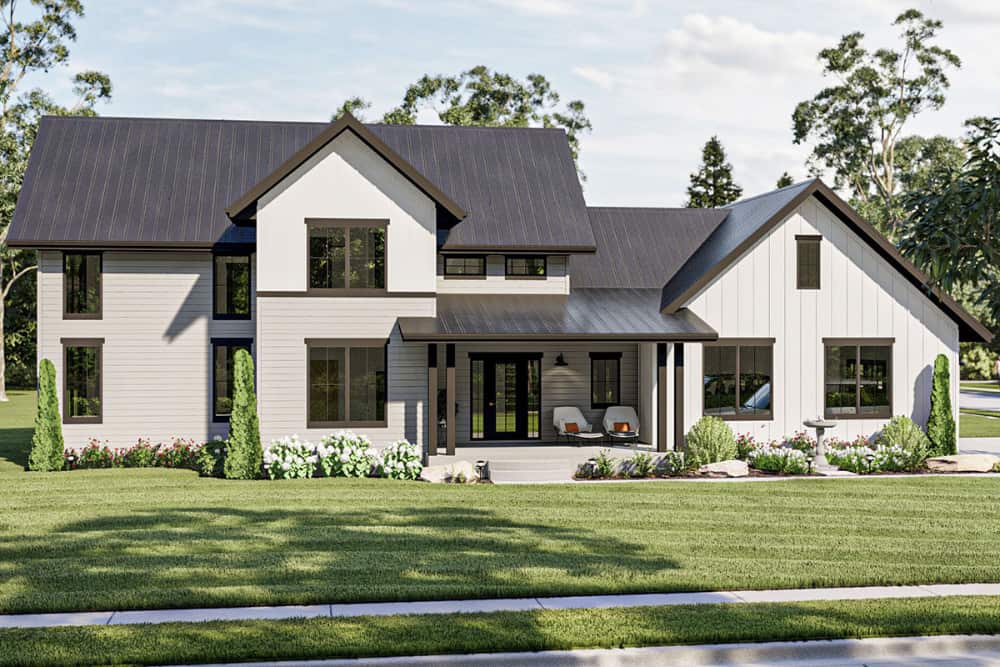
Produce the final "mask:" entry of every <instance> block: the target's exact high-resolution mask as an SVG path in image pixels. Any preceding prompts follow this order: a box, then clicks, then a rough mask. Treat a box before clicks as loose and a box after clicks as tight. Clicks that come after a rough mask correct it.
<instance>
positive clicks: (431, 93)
mask: <svg viewBox="0 0 1000 667" xmlns="http://www.w3.org/2000/svg"><path fill="white" fill-rule="evenodd" d="M559 99H560V98H559V93H557V92H556V91H555V90H553V89H552V84H551V83H549V81H548V79H546V78H545V77H544V76H542V75H541V74H529V75H528V76H527V77H526V78H525V79H524V80H521V79H517V78H515V77H513V76H511V75H510V74H504V73H502V72H494V71H492V70H490V69H489V68H488V67H486V66H485V65H478V66H476V67H473V68H471V69H467V70H465V71H464V72H460V73H459V74H457V75H451V76H445V75H441V74H438V75H436V76H430V75H427V74H425V75H424V76H422V77H420V79H419V80H418V81H417V82H416V83H413V84H411V85H410V86H408V87H407V88H406V92H405V93H404V94H403V101H402V103H401V104H400V105H399V106H397V107H395V108H393V109H390V110H389V111H387V112H386V113H385V115H384V116H383V117H382V122H383V123H387V124H389V125H413V124H414V123H416V122H417V114H418V112H419V111H420V110H421V109H424V108H428V107H429V108H432V109H433V110H434V111H435V112H436V113H437V116H438V118H439V119H440V120H441V122H442V123H445V124H446V125H463V126H467V125H478V126H485V127H529V126H541V127H561V128H563V129H564V130H565V131H566V139H567V140H568V141H569V148H570V152H571V153H572V155H573V160H574V162H576V161H577V160H578V158H579V155H580V135H581V134H583V133H584V132H589V131H590V129H591V124H590V119H588V118H587V115H586V112H585V108H584V104H583V102H581V101H580V100H572V101H570V102H567V103H566V105H565V106H564V107H563V108H562V109H561V110H560V109H558V105H559ZM369 107H371V103H370V102H368V101H366V100H364V99H362V98H359V97H352V98H350V99H349V100H347V101H346V102H344V104H342V105H341V106H340V108H339V109H338V110H337V113H336V116H339V115H341V114H342V113H343V112H344V111H345V110H346V111H351V112H352V113H353V112H354V110H356V109H358V110H360V109H368V108H369ZM580 178H581V179H582V180H586V176H585V175H584V174H583V173H582V172H581V173H580Z"/></svg>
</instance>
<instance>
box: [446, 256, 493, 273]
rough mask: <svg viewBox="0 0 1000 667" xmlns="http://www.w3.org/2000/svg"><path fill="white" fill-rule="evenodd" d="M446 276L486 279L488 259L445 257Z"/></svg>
mask: <svg viewBox="0 0 1000 667" xmlns="http://www.w3.org/2000/svg"><path fill="white" fill-rule="evenodd" d="M444 275H445V276H452V277H459V278H477V277H479V278H481V277H484V276H485V275H486V258H485V257H457V256H455V255H445V258H444Z"/></svg>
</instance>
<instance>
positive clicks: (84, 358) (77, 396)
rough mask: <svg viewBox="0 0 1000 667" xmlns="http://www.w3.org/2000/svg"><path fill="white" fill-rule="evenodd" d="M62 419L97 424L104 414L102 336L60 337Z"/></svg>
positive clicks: (66, 421)
mask: <svg viewBox="0 0 1000 667" xmlns="http://www.w3.org/2000/svg"><path fill="white" fill-rule="evenodd" d="M62 344H63V423H64V424H100V423H101V421H102V420H103V417H104V401H103V383H102V375H103V371H104V339H103V338H64V339H62Z"/></svg>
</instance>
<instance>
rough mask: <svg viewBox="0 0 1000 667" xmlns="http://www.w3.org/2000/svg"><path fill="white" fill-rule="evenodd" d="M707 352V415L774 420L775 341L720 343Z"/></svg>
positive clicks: (710, 347)
mask: <svg viewBox="0 0 1000 667" xmlns="http://www.w3.org/2000/svg"><path fill="white" fill-rule="evenodd" d="M703 350H704V363H703V367H704V380H703V386H704V390H703V391H704V395H703V400H704V403H703V414H706V415H713V416H716V417H721V418H722V419H759V420H769V419H771V418H772V414H773V413H772V411H771V405H772V398H773V397H772V382H773V375H772V368H773V360H774V341H772V340H746V341H720V342H719V343H718V344H716V343H711V344H709V343H706V344H705V345H704V347H703Z"/></svg>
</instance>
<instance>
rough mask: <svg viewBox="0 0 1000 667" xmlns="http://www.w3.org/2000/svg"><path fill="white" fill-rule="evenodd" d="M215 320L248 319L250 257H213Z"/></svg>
mask: <svg viewBox="0 0 1000 667" xmlns="http://www.w3.org/2000/svg"><path fill="white" fill-rule="evenodd" d="M213 275H214V278H213V280H214V282H215V306H214V314H215V319H217V320H223V319H250V256H249V255H216V256H215V270H214V274H213Z"/></svg>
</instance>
